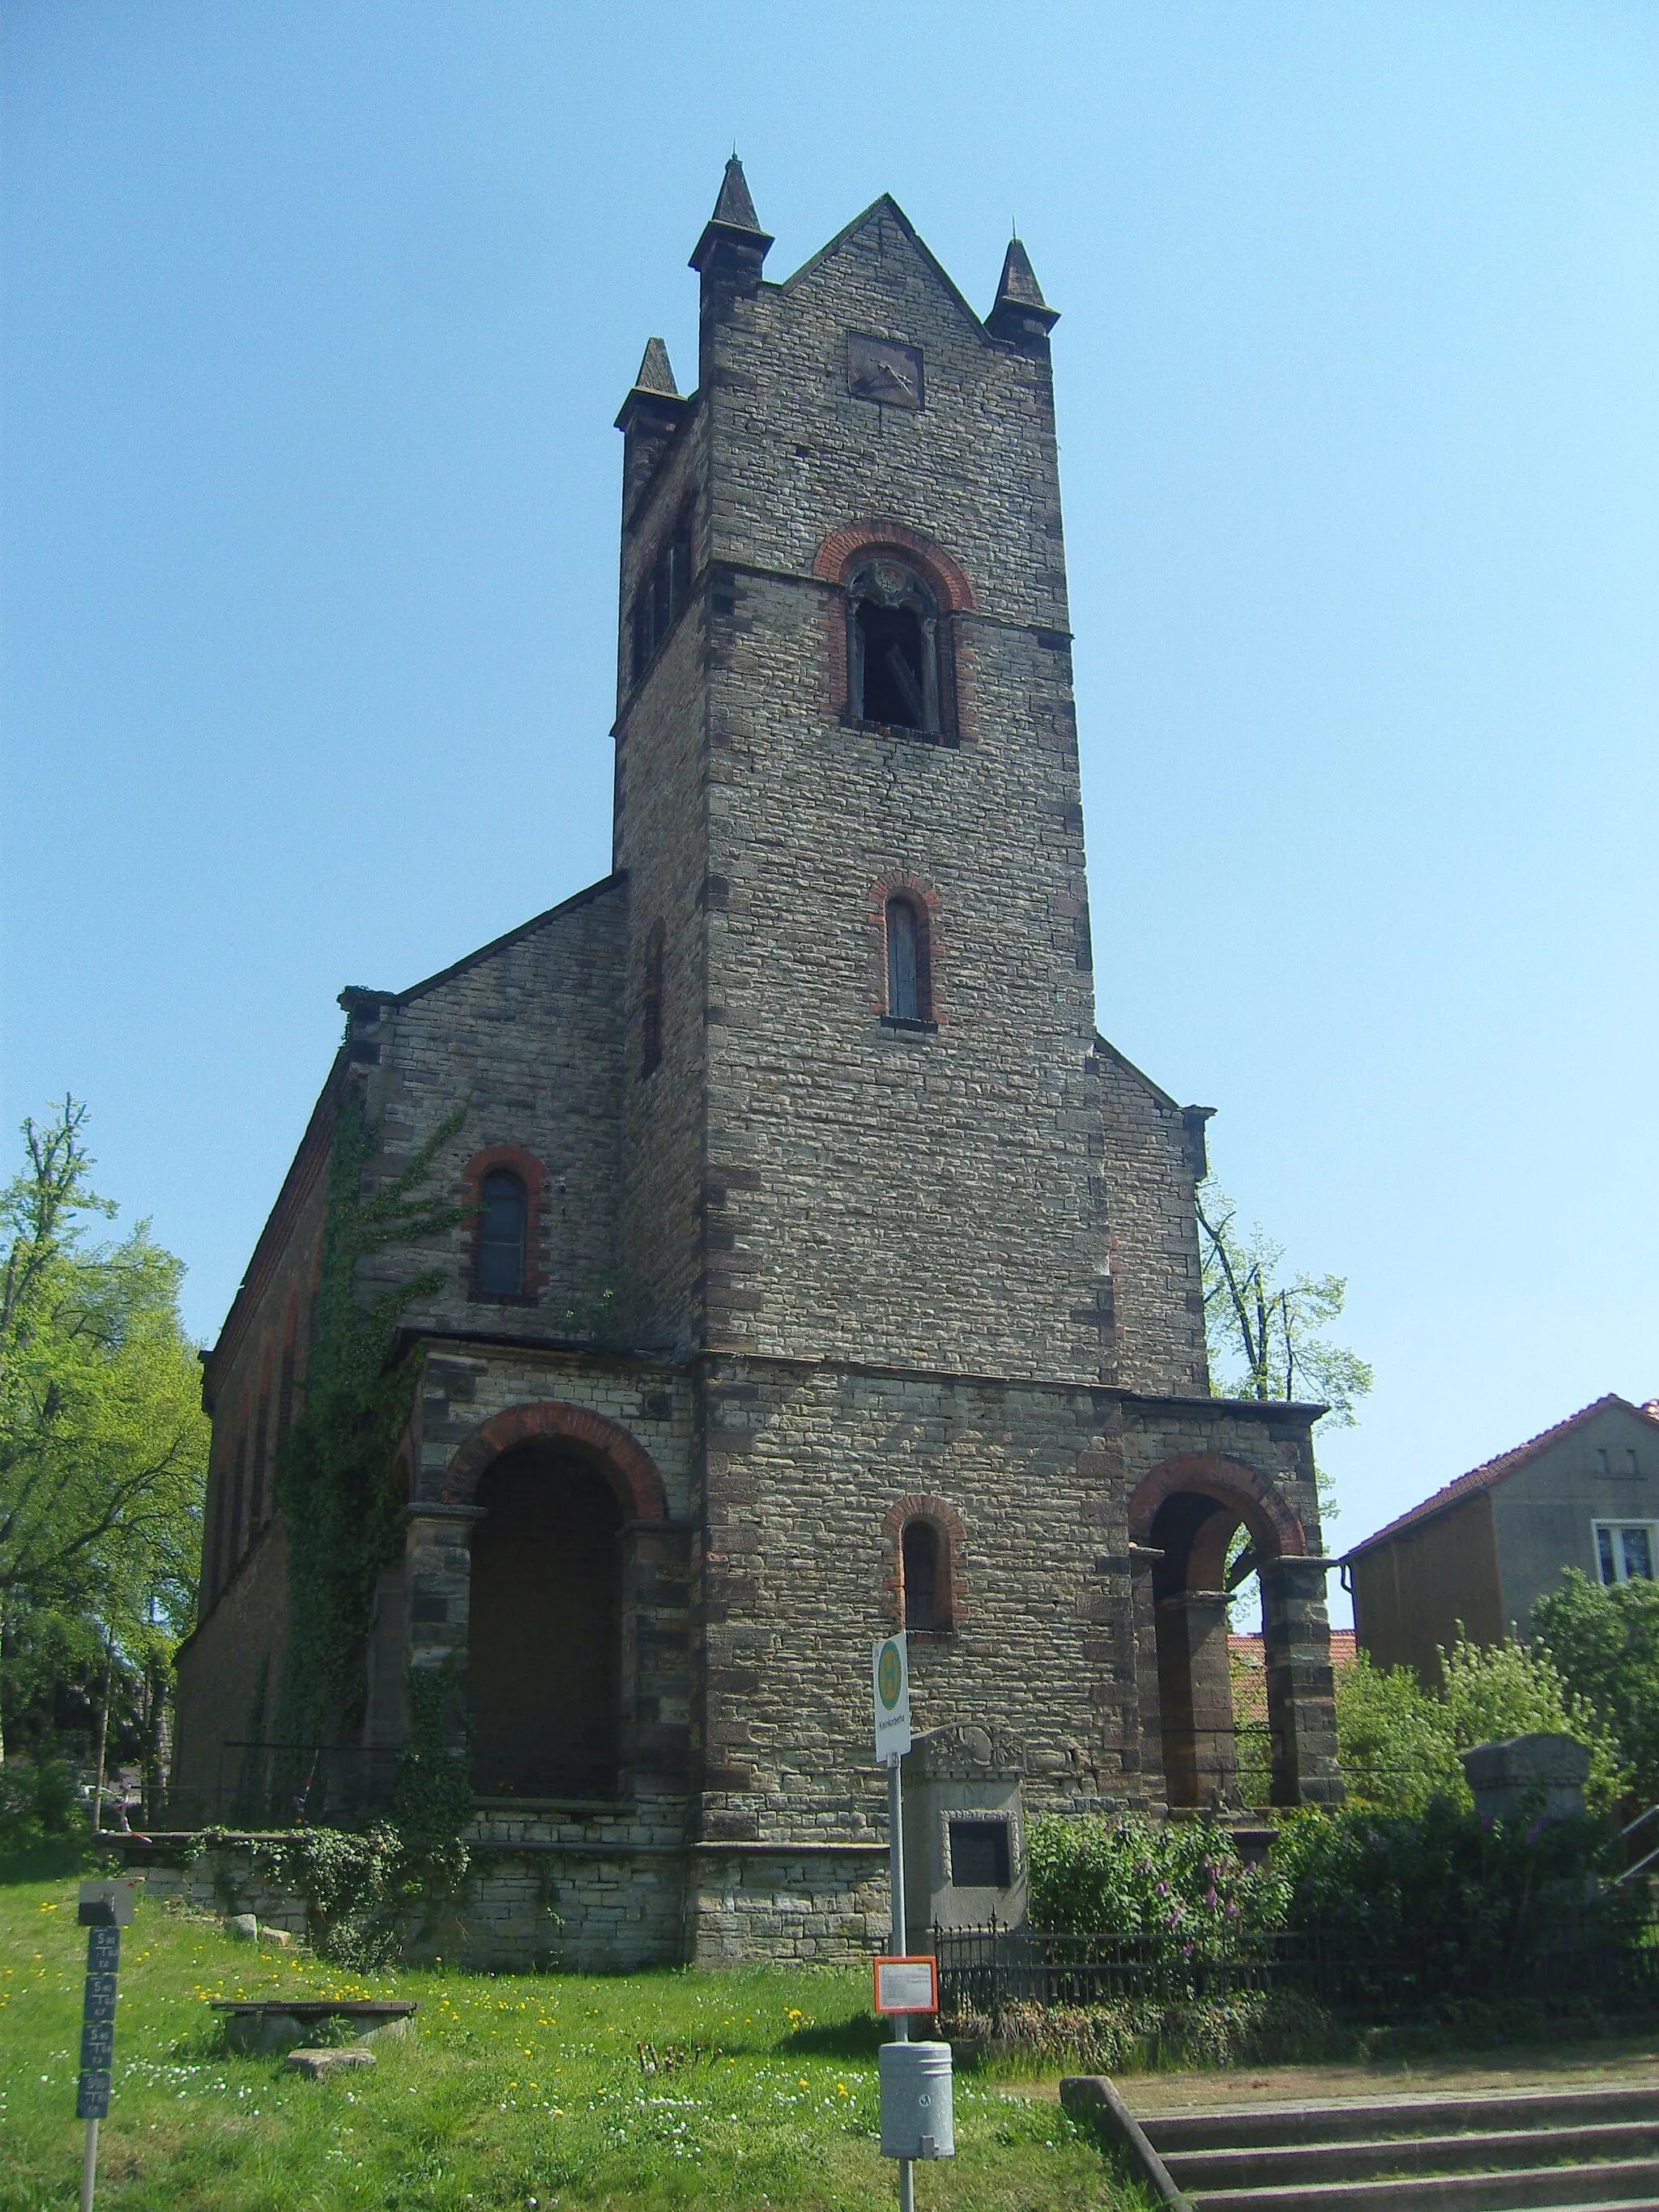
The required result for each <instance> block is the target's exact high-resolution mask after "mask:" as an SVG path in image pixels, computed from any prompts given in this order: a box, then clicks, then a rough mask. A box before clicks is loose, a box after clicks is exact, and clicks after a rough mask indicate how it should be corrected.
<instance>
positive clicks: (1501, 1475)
mask: <svg viewBox="0 0 1659 2212" xmlns="http://www.w3.org/2000/svg"><path fill="white" fill-rule="evenodd" d="M1613 1407H1619V1408H1620V1411H1621V1412H1624V1413H1630V1414H1632V1415H1633V1416H1634V1417H1635V1419H1637V1420H1638V1421H1648V1422H1650V1423H1651V1424H1652V1425H1653V1426H1654V1427H1655V1428H1659V1418H1656V1410H1659V1400H1655V1401H1651V1402H1650V1403H1649V1404H1647V1405H1645V1406H1632V1403H1631V1401H1630V1400H1629V1399H1628V1398H1621V1397H1620V1396H1619V1395H1618V1394H1617V1392H1616V1391H1613V1390H1609V1391H1608V1392H1607V1395H1606V1397H1604V1398H1597V1399H1596V1400H1595V1401H1594V1402H1593V1403H1592V1404H1590V1405H1588V1406H1581V1407H1579V1409H1578V1411H1577V1413H1569V1414H1568V1416H1567V1418H1566V1419H1565V1421H1558V1422H1557V1423H1556V1424H1555V1426H1554V1427H1553V1429H1544V1430H1541V1431H1540V1432H1539V1434H1538V1435H1537V1436H1535V1437H1528V1439H1527V1441H1526V1443H1523V1444H1516V1446H1515V1447H1514V1449H1513V1450H1510V1451H1506V1452H1499V1454H1498V1457H1497V1458H1496V1459H1489V1460H1486V1461H1485V1462H1482V1464H1481V1465H1480V1466H1479V1467H1472V1468H1470V1469H1469V1471H1468V1474H1460V1475H1459V1476H1458V1477H1457V1478H1456V1480H1455V1481H1453V1482H1449V1483H1448V1484H1447V1485H1446V1486H1445V1488H1444V1489H1443V1490H1437V1491H1436V1492H1435V1493H1434V1495H1433V1497H1431V1498H1425V1499H1424V1500H1423V1502H1422V1504H1420V1505H1413V1507H1412V1508H1411V1510H1409V1512H1406V1513H1402V1514H1401V1515H1400V1516H1398V1518H1397V1519H1395V1520H1393V1521H1390V1522H1389V1524H1388V1526H1387V1527H1386V1528H1379V1529H1378V1530H1377V1531H1376V1534H1375V1535H1373V1536H1367V1537H1366V1539H1365V1541H1364V1543H1362V1544H1356V1545H1355V1546H1354V1547H1353V1549H1352V1551H1351V1552H1346V1553H1344V1554H1343V1558H1344V1559H1345V1560H1346V1559H1358V1557H1359V1556H1360V1554H1361V1553H1364V1552H1369V1551H1370V1549H1371V1547H1372V1546H1373V1545H1375V1544H1381V1543H1385V1542H1386V1541H1388V1539H1389V1537H1390V1536H1397V1535H1398V1534H1400V1531H1401V1529H1402V1528H1413V1527H1414V1526H1415V1525H1416V1523H1417V1522H1419V1521H1431V1520H1432V1519H1433V1518H1434V1516H1436V1514H1437V1513H1445V1512H1449V1510H1450V1509H1451V1508H1452V1507H1453V1506H1454V1505H1461V1504H1462V1503H1463V1501H1464V1499H1465V1498H1475V1497H1478V1496H1479V1495H1480V1492H1482V1491H1485V1490H1495V1489H1496V1488H1497V1487H1498V1484H1499V1483H1500V1482H1503V1481H1504V1480H1506V1479H1507V1478H1508V1477H1509V1476H1510V1475H1511V1474H1514V1473H1515V1472H1516V1469H1517V1468H1522V1467H1525V1466H1527V1465H1528V1462H1530V1461H1532V1460H1535V1459H1537V1458H1538V1457H1539V1456H1540V1455H1541V1454H1542V1453H1544V1452H1546V1451H1547V1450H1548V1449H1549V1448H1550V1446H1551V1445H1552V1444H1555V1443H1559V1442H1560V1441H1561V1439H1562V1437H1567V1436H1571V1434H1572V1432H1573V1431H1574V1430H1575V1429H1582V1428H1583V1426H1584V1425H1585V1424H1586V1422H1589V1421H1593V1420H1594V1419H1595V1417H1596V1415H1597V1414H1598V1413H1608V1412H1611V1411H1612V1409H1613Z"/></svg>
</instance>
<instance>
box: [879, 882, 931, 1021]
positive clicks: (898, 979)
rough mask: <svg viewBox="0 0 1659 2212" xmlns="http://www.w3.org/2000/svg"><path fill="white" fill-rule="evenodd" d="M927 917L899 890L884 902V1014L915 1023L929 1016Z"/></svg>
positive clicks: (913, 901)
mask: <svg viewBox="0 0 1659 2212" xmlns="http://www.w3.org/2000/svg"><path fill="white" fill-rule="evenodd" d="M887 1018H888V1020H889V1021H890V1022H904V1023H914V1024H916V1025H918V1026H921V1024H926V1023H930V1022H931V1021H932V1020H933V985H932V978H931V976H930V975H929V973H928V943H927V915H926V914H925V912H924V911H923V910H922V908H920V907H919V906H918V905H917V904H916V902H915V900H914V899H910V898H907V897H905V896H904V895H903V894H902V892H900V893H896V895H895V896H893V897H891V898H890V899H889V900H888V902H887Z"/></svg>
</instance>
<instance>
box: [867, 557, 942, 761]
mask: <svg viewBox="0 0 1659 2212" xmlns="http://www.w3.org/2000/svg"><path fill="white" fill-rule="evenodd" d="M847 669H848V712H849V713H850V714H852V716H853V719H854V720H855V721H860V722H880V723H884V724H885V725H886V726H888V727H889V728H890V729H900V730H915V731H917V732H921V734H922V735H924V736H927V737H937V736H939V734H940V732H941V731H942V729H943V726H944V724H943V721H942V719H941V714H940V694H941V685H940V683H939V610H938V607H937V605H936V604H935V602H934V599H933V592H931V591H930V590H929V589H928V587H927V585H926V584H925V583H923V581H922V580H921V577H920V576H919V575H917V574H916V573H915V569H914V568H904V567H903V566H902V564H901V563H900V562H896V561H879V560H878V561H871V562H867V563H866V566H865V567H863V568H859V569H856V570H854V574H853V575H852V576H851V577H850V578H849V579H848V586H847Z"/></svg>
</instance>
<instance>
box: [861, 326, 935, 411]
mask: <svg viewBox="0 0 1659 2212" xmlns="http://www.w3.org/2000/svg"><path fill="white" fill-rule="evenodd" d="M847 389H848V391H849V392H851V393H852V395H853V397H854V399H870V400H873V401H874V402H875V403H876V404H878V406H881V407H920V406H921V404H922V389H921V347H920V346H913V345H901V344H900V343H899V342H898V340H897V339H896V338H871V337H865V336H864V334H863V333H862V331H849V332H848V338H847Z"/></svg>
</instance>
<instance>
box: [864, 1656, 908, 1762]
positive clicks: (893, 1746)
mask: <svg viewBox="0 0 1659 2212" xmlns="http://www.w3.org/2000/svg"><path fill="white" fill-rule="evenodd" d="M870 1686H871V1692H872V1696H873V1698H874V1700H875V1708H876V1757H877V1758H878V1759H901V1758H902V1757H903V1755H904V1753H906V1752H907V1751H908V1750H909V1748H910V1659H909V1654H908V1652H907V1651H906V1650H905V1647H904V1638H903V1637H902V1635H901V1636H884V1638H882V1640H881V1642H880V1643H879V1644H877V1646H876V1648H875V1651H874V1654H873V1656H872V1660H871V1664H870Z"/></svg>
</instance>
